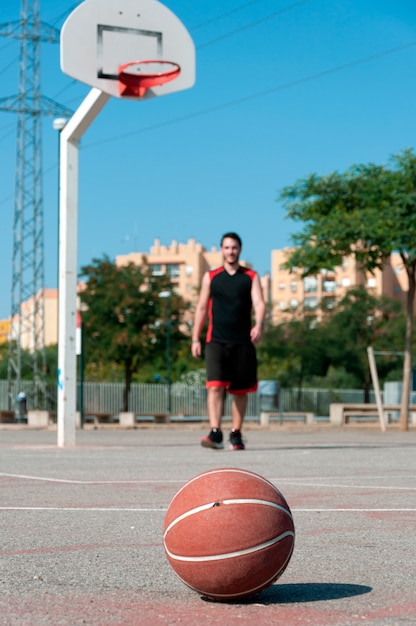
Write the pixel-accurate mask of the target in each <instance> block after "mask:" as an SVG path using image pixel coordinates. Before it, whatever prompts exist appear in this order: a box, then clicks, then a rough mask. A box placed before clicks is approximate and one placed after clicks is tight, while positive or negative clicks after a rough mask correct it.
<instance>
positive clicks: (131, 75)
mask: <svg viewBox="0 0 416 626" xmlns="http://www.w3.org/2000/svg"><path fill="white" fill-rule="evenodd" d="M152 64H154V65H157V66H159V67H160V66H165V67H166V69H164V70H162V71H160V70H159V71H152V70H151V68H149V71H142V70H141V66H145V67H148V66H151V65H152ZM180 71H181V68H180V66H179V65H178V64H177V63H174V62H173V61H162V60H160V59H146V60H143V61H130V62H129V63H124V64H123V65H120V66H119V68H118V79H119V81H120V82H122V83H124V84H125V85H127V86H129V87H139V88H143V87H144V88H146V89H148V88H149V87H156V86H158V85H163V84H164V83H167V82H169V81H171V80H174V79H175V78H176V77H177V76H179V74H180Z"/></svg>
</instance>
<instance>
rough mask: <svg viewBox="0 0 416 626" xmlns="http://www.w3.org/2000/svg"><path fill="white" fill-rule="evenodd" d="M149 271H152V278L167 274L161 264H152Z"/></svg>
mask: <svg viewBox="0 0 416 626" xmlns="http://www.w3.org/2000/svg"><path fill="white" fill-rule="evenodd" d="M149 270H150V271H151V274H152V276H163V274H164V273H165V272H164V270H163V268H162V266H161V265H160V264H159V263H150V264H149Z"/></svg>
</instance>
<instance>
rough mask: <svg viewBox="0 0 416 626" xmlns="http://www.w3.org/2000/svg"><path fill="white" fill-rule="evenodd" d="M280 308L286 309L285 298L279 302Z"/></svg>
mask: <svg viewBox="0 0 416 626" xmlns="http://www.w3.org/2000/svg"><path fill="white" fill-rule="evenodd" d="M279 309H280V310H281V311H286V302H284V301H283V300H282V301H281V302H279Z"/></svg>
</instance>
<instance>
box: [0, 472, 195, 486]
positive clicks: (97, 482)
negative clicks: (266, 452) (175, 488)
mask: <svg viewBox="0 0 416 626" xmlns="http://www.w3.org/2000/svg"><path fill="white" fill-rule="evenodd" d="M0 476H5V477H7V478H19V479H22V480H40V481H44V482H49V483H67V484H70V485H140V484H146V483H151V484H152V483H162V484H163V483H178V484H180V485H181V484H183V483H186V479H182V480H180V479H177V480H170V479H166V480H157V479H152V478H149V479H148V480H147V479H146V480H142V479H141V480H72V479H66V478H48V477H47V476H26V475H25V474H7V473H5V472H0Z"/></svg>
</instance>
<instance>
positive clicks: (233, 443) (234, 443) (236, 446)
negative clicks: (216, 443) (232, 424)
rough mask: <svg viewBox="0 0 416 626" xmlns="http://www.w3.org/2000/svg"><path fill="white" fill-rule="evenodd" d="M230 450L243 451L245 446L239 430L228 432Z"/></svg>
mask: <svg viewBox="0 0 416 626" xmlns="http://www.w3.org/2000/svg"><path fill="white" fill-rule="evenodd" d="M230 448H231V450H244V448H245V445H244V442H243V440H242V438H241V432H240V431H239V430H232V431H231V432H230Z"/></svg>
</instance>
